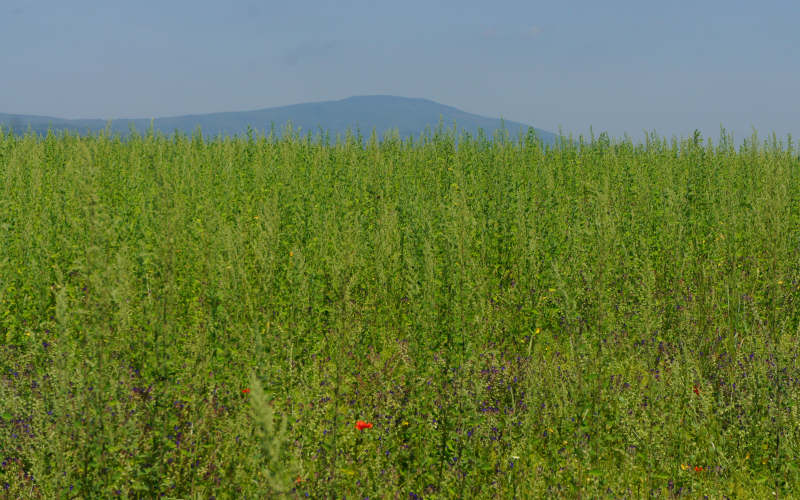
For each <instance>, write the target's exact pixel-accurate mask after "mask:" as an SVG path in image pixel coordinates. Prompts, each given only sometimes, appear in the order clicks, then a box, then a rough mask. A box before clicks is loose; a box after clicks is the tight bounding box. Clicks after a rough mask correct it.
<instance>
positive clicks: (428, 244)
mask: <svg viewBox="0 0 800 500" xmlns="http://www.w3.org/2000/svg"><path fill="white" fill-rule="evenodd" d="M799 338H800V159H798V147H797V145H796V144H794V143H793V142H792V140H791V138H787V139H786V140H780V141H779V140H777V139H776V138H774V137H773V138H771V139H769V140H766V141H764V140H761V139H758V138H757V137H756V136H754V137H752V138H749V139H748V140H746V141H744V142H743V143H741V144H737V143H735V142H734V141H733V139H732V138H731V137H729V136H728V135H726V134H725V133H724V132H723V133H722V134H721V136H720V138H719V139H718V140H716V139H715V140H711V139H707V138H704V137H701V136H700V135H699V134H695V135H694V136H693V137H691V138H688V139H671V140H670V139H665V138H662V137H659V136H656V135H655V134H648V135H646V136H645V137H644V139H643V140H641V141H632V140H630V139H623V140H609V139H608V137H606V136H605V135H602V136H600V137H593V138H586V139H584V138H579V139H575V140H567V139H564V138H562V139H561V140H560V141H559V142H557V143H556V144H552V145H544V144H542V143H541V142H540V141H538V140H537V139H536V137H534V136H533V135H528V136H525V137H518V138H508V137H503V136H501V135H498V136H495V137H492V138H487V137H484V136H478V137H468V136H460V137H457V136H456V134H455V133H454V132H453V131H449V130H441V129H438V130H436V131H434V132H432V133H428V134H425V135H423V136H422V137H420V138H419V139H415V140H413V141H412V140H400V139H399V138H398V137H397V136H392V135H387V136H386V137H385V138H383V139H380V140H378V139H377V138H375V137H374V136H373V137H372V138H364V140H363V141H362V140H361V138H360V137H354V136H352V135H348V136H347V137H346V138H342V139H337V140H331V139H329V138H326V137H321V136H317V137H310V136H302V135H298V134H293V133H286V134H284V135H282V136H281V137H280V138H279V137H277V136H272V135H270V136H263V135H257V134H249V135H248V136H246V137H238V138H211V137H203V136H202V135H200V134H199V133H196V134H194V135H192V136H186V135H179V134H175V135H161V134H158V133H148V134H145V135H136V134H133V135H131V136H129V137H120V136H113V135H110V134H102V133H101V134H98V135H92V136H78V135H70V134H62V135H55V134H49V135H48V136H47V137H40V136H36V135H33V134H28V135H25V136H19V135H12V134H10V133H9V132H8V131H2V132H0V459H1V460H2V464H1V466H0V498H9V499H15V498H33V499H40V498H41V499H45V498H69V499H73V498H76V499H77V498H86V499H90V498H115V497H119V498H204V499H210V498H216V499H228V498H231V499H234V498H236V499H238V498H256V499H258V498H306V497H309V498H340V499H344V498H348V499H359V500H360V499H363V498H372V499H375V498H386V499H393V498H397V499H419V498H504V499H505V498H520V499H524V498H650V497H654V498H704V497H707V498H791V497H794V498H797V497H800V468H799V467H800V465H798V456H800V427H799V426H798V424H799V423H800V407H799V405H800V379H799V377H800V367H799V366H798V360H797V357H798V353H799V352H800V347H799V346H798V344H800V342H799V341H798V340H799Z"/></svg>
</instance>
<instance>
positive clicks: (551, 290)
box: [547, 288, 556, 293]
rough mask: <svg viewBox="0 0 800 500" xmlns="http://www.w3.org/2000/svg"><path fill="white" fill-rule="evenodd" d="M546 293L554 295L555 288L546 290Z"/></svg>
mask: <svg viewBox="0 0 800 500" xmlns="http://www.w3.org/2000/svg"><path fill="white" fill-rule="evenodd" d="M547 291H549V292H550V293H555V291H556V289H555V288H548V289H547Z"/></svg>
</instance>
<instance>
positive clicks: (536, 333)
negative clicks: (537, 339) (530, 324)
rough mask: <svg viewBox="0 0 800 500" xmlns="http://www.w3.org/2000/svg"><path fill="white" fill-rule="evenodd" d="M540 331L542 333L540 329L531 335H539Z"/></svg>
mask: <svg viewBox="0 0 800 500" xmlns="http://www.w3.org/2000/svg"><path fill="white" fill-rule="evenodd" d="M541 331H542V329H541V328H536V331H535V332H533V333H534V334H535V335H538V334H539V333H540V332H541Z"/></svg>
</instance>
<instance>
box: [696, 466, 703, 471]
mask: <svg viewBox="0 0 800 500" xmlns="http://www.w3.org/2000/svg"><path fill="white" fill-rule="evenodd" d="M694 471H695V472H703V468H702V467H700V466H699V465H695V466H694Z"/></svg>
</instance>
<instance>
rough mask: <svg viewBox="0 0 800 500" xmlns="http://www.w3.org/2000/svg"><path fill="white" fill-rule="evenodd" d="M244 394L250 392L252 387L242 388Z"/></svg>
mask: <svg viewBox="0 0 800 500" xmlns="http://www.w3.org/2000/svg"><path fill="white" fill-rule="evenodd" d="M242 394H250V389H248V388H247V387H245V388H244V389H242Z"/></svg>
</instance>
